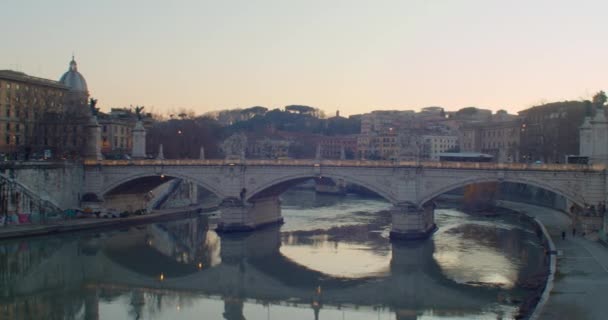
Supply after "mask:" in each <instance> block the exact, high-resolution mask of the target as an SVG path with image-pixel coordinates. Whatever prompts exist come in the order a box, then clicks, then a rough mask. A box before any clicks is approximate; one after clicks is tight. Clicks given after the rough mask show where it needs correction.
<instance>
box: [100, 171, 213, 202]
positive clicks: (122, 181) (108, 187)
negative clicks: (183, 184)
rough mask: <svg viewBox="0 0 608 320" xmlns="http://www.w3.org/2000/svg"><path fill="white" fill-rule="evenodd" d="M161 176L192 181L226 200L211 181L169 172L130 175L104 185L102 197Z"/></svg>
mask: <svg viewBox="0 0 608 320" xmlns="http://www.w3.org/2000/svg"><path fill="white" fill-rule="evenodd" d="M160 176H165V177H169V178H178V179H182V180H184V181H192V182H194V183H196V184H197V185H199V186H201V187H203V188H204V189H207V190H209V191H210V192H212V193H213V194H214V195H216V196H217V197H219V198H220V199H223V198H224V194H223V192H222V191H221V190H220V189H219V188H218V187H219V186H217V185H213V184H212V183H210V182H209V181H202V180H200V179H197V178H196V177H192V176H189V175H184V174H180V173H174V172H168V173H151V172H143V173H136V174H132V175H128V176H126V177H124V178H121V179H118V180H116V181H113V182H111V183H109V184H107V185H104V187H103V188H102V190H101V194H100V195H101V197H102V198H103V197H105V195H106V194H108V193H109V192H111V191H112V190H114V189H116V188H118V187H120V186H121V185H124V184H126V183H129V182H131V181H134V180H137V179H141V178H147V177H160ZM167 181H169V180H167Z"/></svg>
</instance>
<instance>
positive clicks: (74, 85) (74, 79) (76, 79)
mask: <svg viewBox="0 0 608 320" xmlns="http://www.w3.org/2000/svg"><path fill="white" fill-rule="evenodd" d="M59 82H61V83H63V84H64V85H65V86H67V87H69V88H70V91H76V92H87V91H88V88H87V81H86V80H84V77H83V76H82V75H81V74H80V72H78V66H77V65H76V61H75V60H74V57H72V61H70V69H69V70H68V71H67V72H66V73H64V74H63V76H61V79H59Z"/></svg>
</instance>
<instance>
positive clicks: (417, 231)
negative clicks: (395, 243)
mask: <svg viewBox="0 0 608 320" xmlns="http://www.w3.org/2000/svg"><path fill="white" fill-rule="evenodd" d="M391 218H392V226H391V232H390V238H391V239H404V240H416V239H424V238H427V237H429V236H430V235H431V234H432V233H433V232H435V230H437V226H436V225H435V205H434V203H432V202H431V203H429V204H427V205H424V206H417V205H415V204H413V203H409V202H407V203H402V204H397V205H394V206H393V208H392V209H391Z"/></svg>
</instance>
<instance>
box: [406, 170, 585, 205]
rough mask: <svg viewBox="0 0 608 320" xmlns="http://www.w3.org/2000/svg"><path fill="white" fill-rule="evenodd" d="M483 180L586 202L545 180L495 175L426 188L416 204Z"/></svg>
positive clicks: (572, 192) (577, 195) (573, 192)
mask: <svg viewBox="0 0 608 320" xmlns="http://www.w3.org/2000/svg"><path fill="white" fill-rule="evenodd" d="M485 182H497V183H502V182H510V183H520V184H525V185H530V186H533V187H538V188H541V189H545V190H548V191H551V192H553V193H555V194H557V195H560V196H562V197H564V198H566V199H568V200H569V201H572V202H573V203H575V204H577V205H578V206H580V207H584V205H585V203H586V201H585V198H584V197H583V196H582V195H580V194H578V193H577V192H575V191H569V190H565V189H563V188H559V187H557V186H555V185H553V184H550V183H546V182H541V181H537V180H533V179H521V178H516V179H514V178H497V177H474V178H467V179H462V180H460V181H456V182H453V183H451V184H448V185H444V186H441V187H439V188H435V189H431V190H428V191H427V192H425V194H424V195H423V196H422V198H421V201H419V203H418V204H419V205H423V204H425V203H427V202H429V201H431V200H433V199H434V198H436V197H438V196H440V195H442V194H444V193H446V192H448V191H451V190H454V189H457V188H461V187H466V186H468V185H472V184H476V183H485Z"/></svg>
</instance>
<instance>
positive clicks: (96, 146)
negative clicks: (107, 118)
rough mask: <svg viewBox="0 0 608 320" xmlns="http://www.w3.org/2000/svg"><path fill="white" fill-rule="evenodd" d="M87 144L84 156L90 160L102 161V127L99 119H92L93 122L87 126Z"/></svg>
mask: <svg viewBox="0 0 608 320" xmlns="http://www.w3.org/2000/svg"><path fill="white" fill-rule="evenodd" d="M86 132H87V144H86V147H85V152H84V156H85V158H86V159H90V160H102V159H103V157H102V156H101V126H100V125H99V122H97V117H96V116H93V117H91V120H90V121H89V123H88V124H87V125H86Z"/></svg>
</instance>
